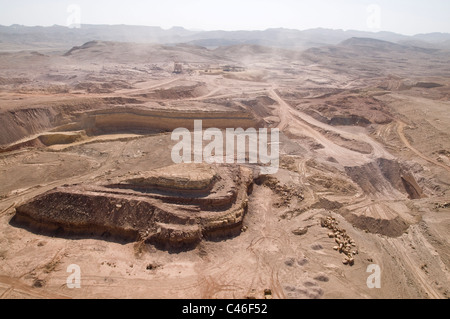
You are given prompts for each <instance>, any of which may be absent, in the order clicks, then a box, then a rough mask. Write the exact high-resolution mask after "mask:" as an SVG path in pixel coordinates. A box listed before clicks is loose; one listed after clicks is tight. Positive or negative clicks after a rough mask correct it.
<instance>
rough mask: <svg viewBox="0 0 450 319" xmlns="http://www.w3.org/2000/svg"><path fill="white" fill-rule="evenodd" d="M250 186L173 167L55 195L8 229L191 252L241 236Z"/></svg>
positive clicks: (247, 179) (222, 170)
mask: <svg viewBox="0 0 450 319" xmlns="http://www.w3.org/2000/svg"><path fill="white" fill-rule="evenodd" d="M252 183H253V173H252V171H251V170H250V169H248V168H245V167H240V166H226V165H221V166H216V165H205V164H179V165H172V166H168V167H165V168H162V169H158V170H154V171H151V172H146V173H143V174H140V175H138V176H134V177H133V178H130V179H126V180H121V181H116V182H115V183H110V184H103V185H85V184H79V185H69V186H63V187H58V188H55V189H53V190H51V191H49V192H46V193H44V194H42V195H39V196H37V197H36V198H34V199H32V200H30V201H29V202H27V203H25V204H23V205H21V206H20V207H17V208H16V214H15V216H14V222H15V223H16V224H18V225H26V226H28V227H30V228H33V229H35V230H38V231H44V232H58V233H59V234H64V235H73V234H75V235H87V236H89V235H96V236H98V235H102V236H105V235H113V236H115V237H119V238H121V239H125V240H131V241H139V240H145V241H148V242H155V243H158V244H164V245H168V246H170V247H174V246H176V247H178V246H192V245H195V244H196V243H198V242H199V241H200V240H201V239H202V238H216V237H220V236H230V235H233V234H236V233H238V232H239V231H240V229H241V224H242V220H243V218H244V215H245V213H246V211H247V203H248V199H247V198H248V193H249V190H250V189H251V185H252Z"/></svg>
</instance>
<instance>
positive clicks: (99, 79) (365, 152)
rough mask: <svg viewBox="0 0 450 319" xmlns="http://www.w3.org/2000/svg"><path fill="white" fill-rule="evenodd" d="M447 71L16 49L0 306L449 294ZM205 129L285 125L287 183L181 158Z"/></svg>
mask: <svg viewBox="0 0 450 319" xmlns="http://www.w3.org/2000/svg"><path fill="white" fill-rule="evenodd" d="M349 56H351V57H352V58H349ZM175 61H176V62H177V64H178V65H179V66H178V67H177V72H176V73H174V62H175ZM449 65H450V55H449V54H448V52H447V51H445V50H438V49H436V50H431V49H430V50H428V49H423V50H419V49H417V48H416V47H410V46H401V47H400V48H399V45H397V44H395V45H394V44H389V43H387V44H386V43H384V44H383V46H380V43H379V42H377V41H375V40H373V41H371V40H370V39H356V38H355V39H351V40H349V41H344V42H343V43H341V44H339V45H333V46H327V47H320V48H311V49H307V50H305V51H294V50H287V49H274V48H268V47H262V46H256V45H236V46H230V47H218V48H216V49H207V48H204V47H197V46H190V45H173V46H170V47H169V46H160V45H147V44H132V43H119V42H102V41H92V42H89V43H86V44H84V45H83V44H82V43H80V45H78V46H76V47H73V48H70V47H69V48H67V49H66V50H61V49H60V48H59V49H54V50H52V51H48V52H47V51H39V52H33V51H17V52H14V51H11V52H1V53H0V180H1V183H0V233H1V235H0V298H257V299H260V298H261V299H262V298H267V296H270V297H271V298H274V299H278V298H280V299H281V298H291V299H303V298H306V299H316V298H394V299H399V298H405V299H408V298H432V299H441V298H449V297H450V271H449V269H450V242H449V238H450V234H449V230H450V204H449V202H450V187H449V186H450V135H449V131H448V127H449V125H450V118H449V115H448V108H449V106H450V104H449V103H450V102H449V97H450V69H449ZM195 120H202V128H203V131H205V130H207V129H209V128H217V129H219V130H220V131H221V132H223V133H225V131H226V129H227V128H233V129H236V128H243V129H244V130H245V129H248V128H255V129H259V128H266V129H279V131H280V138H279V151H280V152H279V153H280V154H279V168H278V171H277V172H276V173H275V174H271V175H268V174H262V173H261V169H260V167H259V166H258V165H256V164H252V163H250V162H249V161H248V158H249V156H250V154H249V151H248V150H246V157H245V158H246V161H245V162H244V163H237V161H235V163H226V164H223V163H214V164H208V163H181V164H175V163H174V162H173V160H172V158H171V151H172V149H173V147H174V145H175V143H176V141H174V140H172V139H171V133H172V132H173V131H174V130H175V129H177V128H186V129H187V130H190V131H192V130H193V129H194V121H195ZM224 135H225V134H224ZM209 142H210V141H206V140H204V141H203V147H205V146H206V145H207V144H208V143H209ZM193 155H194V154H193ZM235 155H236V154H235ZM236 156H237V155H236ZM69 265H78V266H79V267H80V269H81V287H80V288H78V289H70V288H69V287H68V286H67V285H66V279H67V277H68V276H69V273H68V272H67V269H68V266H69ZM373 265H376V266H378V267H379V269H380V270H381V275H380V276H381V279H380V281H381V287H380V288H370V287H369V286H368V285H367V279H368V277H369V276H370V275H371V273H370V272H367V270H368V269H371V268H370V266H373Z"/></svg>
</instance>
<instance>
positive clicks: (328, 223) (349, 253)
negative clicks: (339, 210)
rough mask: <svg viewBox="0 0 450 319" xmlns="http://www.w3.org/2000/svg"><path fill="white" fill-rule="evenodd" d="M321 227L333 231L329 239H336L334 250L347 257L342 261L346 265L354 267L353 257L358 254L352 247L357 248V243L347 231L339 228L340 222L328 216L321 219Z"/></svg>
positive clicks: (329, 234)
mask: <svg viewBox="0 0 450 319" xmlns="http://www.w3.org/2000/svg"><path fill="white" fill-rule="evenodd" d="M320 225H321V226H322V227H324V228H328V229H330V230H332V231H333V232H330V233H328V237H329V238H334V241H335V242H336V244H337V246H334V247H333V249H334V250H337V251H339V253H343V254H344V255H346V257H345V259H344V260H343V261H342V263H343V264H344V265H350V266H352V265H353V264H354V262H355V260H354V258H353V255H356V254H357V253H358V250H357V249H354V250H352V247H356V243H355V241H354V240H353V239H352V238H350V236H349V235H348V234H347V231H346V230H345V229H342V228H339V227H338V222H337V221H336V218H334V217H331V216H328V217H326V218H321V220H320Z"/></svg>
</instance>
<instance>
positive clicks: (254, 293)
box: [245, 289, 256, 299]
mask: <svg viewBox="0 0 450 319" xmlns="http://www.w3.org/2000/svg"><path fill="white" fill-rule="evenodd" d="M245 299H256V289H252V290H251V291H250V293H249V294H248V295H247V296H246V297H245Z"/></svg>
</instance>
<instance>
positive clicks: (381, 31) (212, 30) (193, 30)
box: [0, 23, 450, 37]
mask: <svg viewBox="0 0 450 319" xmlns="http://www.w3.org/2000/svg"><path fill="white" fill-rule="evenodd" d="M15 26H19V27H26V28H52V27H62V28H67V29H75V30H76V29H80V28H73V27H70V26H67V25H60V24H53V25H25V24H18V23H13V24H11V25H3V24H0V27H6V28H11V27H15ZM80 26H107V27H115V26H122V27H142V28H160V29H161V30H163V31H170V30H172V29H176V28H181V29H183V30H186V31H190V32H199V33H201V32H264V31H269V30H289V31H297V32H305V31H312V30H330V31H342V32H362V33H372V34H380V33H391V34H395V35H401V36H405V37H414V36H418V35H429V34H448V35H450V32H441V31H433V32H426V33H416V34H413V35H407V34H403V33H398V32H394V31H387V30H379V31H369V30H364V31H363V30H357V29H332V28H324V27H315V28H308V29H292V28H286V27H271V28H266V29H234V30H224V29H211V30H204V29H189V28H186V27H183V26H171V27H170V28H163V27H161V26H157V25H140V24H123V23H122V24H105V23H101V24H93V23H82V24H80Z"/></svg>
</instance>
